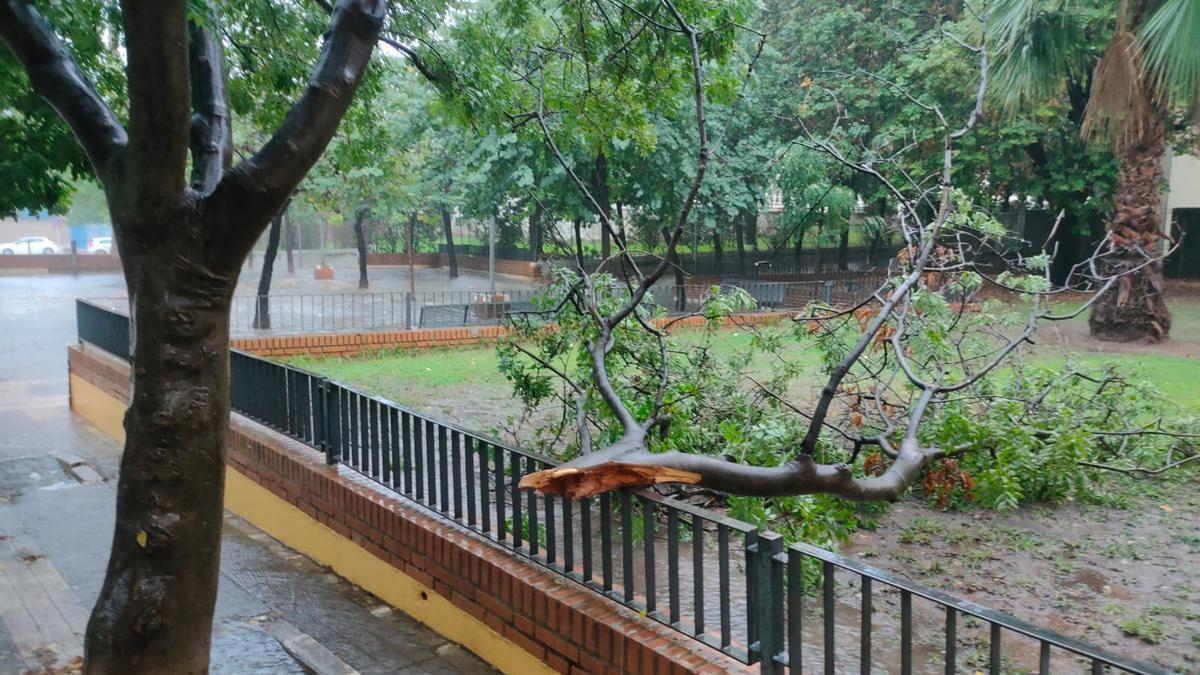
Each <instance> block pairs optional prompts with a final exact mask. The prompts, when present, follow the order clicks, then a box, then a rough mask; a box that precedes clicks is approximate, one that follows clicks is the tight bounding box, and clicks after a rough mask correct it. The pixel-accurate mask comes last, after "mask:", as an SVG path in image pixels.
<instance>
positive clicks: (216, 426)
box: [86, 209, 237, 673]
mask: <svg viewBox="0 0 1200 675" xmlns="http://www.w3.org/2000/svg"><path fill="white" fill-rule="evenodd" d="M118 212H119V211H118V209H113V213H114V215H115V214H117V213H118ZM172 225H174V226H176V227H180V228H182V227H185V226H184V225H183V224H181V223H178V222H176V223H172ZM130 227H131V224H128V223H122V224H118V225H117V228H118V231H120V230H125V231H128V229H129V228H130ZM197 229H199V228H197ZM205 231H207V229H205ZM179 238H180V239H184V238H187V237H183V236H181V237H179ZM125 243H126V246H123V247H122V249H121V252H122V254H123V255H124V256H125V261H126V264H125V265H124V270H125V278H126V283H127V284H128V289H129V297H130V312H131V315H130V316H131V321H132V330H133V335H132V346H133V355H132V363H131V370H130V372H131V374H132V375H131V379H132V381H133V395H132V397H131V399H130V401H129V408H128V409H127V410H126V412H125V420H124V427H125V433H126V437H125V449H124V453H123V455H122V457H121V472H120V482H119V483H118V488H117V518H116V529H115V531H114V534H113V543H112V553H111V555H110V558H109V561H108V571H107V574H106V576H105V581H104V586H103V588H102V589H101V591H100V597H99V599H98V600H97V602H96V607H95V609H94V610H93V612H92V616H91V620H90V621H89V623H88V632H87V649H86V654H87V664H88V672H97V673H133V672H142V673H169V672H176V673H202V672H207V671H208V650H209V644H210V639H211V635H212V607H213V604H214V601H215V599H216V593H217V578H218V564H219V561H220V553H221V536H220V533H221V522H222V516H223V510H224V497H223V493H224V488H225V482H224V472H225V463H224V458H225V438H226V435H227V434H228V433H229V307H230V301H231V298H232V295H233V289H234V286H235V285H236V283H237V273H236V269H237V266H236V265H234V266H232V267H233V269H232V270H231V271H229V272H228V273H222V272H217V271H215V270H213V269H210V268H208V267H206V266H204V265H201V264H197V263H194V262H192V256H193V255H194V254H195V252H196V251H197V250H200V248H201V247H202V246H203V244H202V242H196V241H188V242H187V243H186V244H181V242H172V244H173V245H171V246H163V245H160V246H158V247H155V248H154V249H153V250H151V251H137V249H136V247H133V246H130V245H129V243H130V242H129V241H128V239H126V240H125ZM169 249H173V250H169Z"/></svg>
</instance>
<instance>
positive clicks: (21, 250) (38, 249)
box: [0, 237, 62, 255]
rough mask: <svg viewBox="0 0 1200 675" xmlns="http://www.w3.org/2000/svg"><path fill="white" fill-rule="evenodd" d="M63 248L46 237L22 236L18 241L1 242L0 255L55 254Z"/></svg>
mask: <svg viewBox="0 0 1200 675" xmlns="http://www.w3.org/2000/svg"><path fill="white" fill-rule="evenodd" d="M56 253H62V249H61V248H59V246H58V244H56V243H54V240H52V239H48V238H46V237H21V238H20V239H18V240H16V241H6V242H4V243H0V255H41V254H44V255H54V254H56Z"/></svg>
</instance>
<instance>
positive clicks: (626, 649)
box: [68, 346, 750, 675]
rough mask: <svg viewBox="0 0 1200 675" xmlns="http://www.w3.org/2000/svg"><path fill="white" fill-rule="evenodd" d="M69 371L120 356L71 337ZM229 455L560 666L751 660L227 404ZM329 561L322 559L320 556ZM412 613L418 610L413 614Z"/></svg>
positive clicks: (99, 366)
mask: <svg viewBox="0 0 1200 675" xmlns="http://www.w3.org/2000/svg"><path fill="white" fill-rule="evenodd" d="M68 363H69V367H70V369H71V372H72V374H75V375H78V376H80V377H84V378H86V379H88V380H89V381H92V382H93V383H94V384H96V385H97V386H98V387H100V388H101V389H103V390H105V391H106V392H109V393H112V394H113V395H115V396H119V397H120V400H126V399H128V396H129V367H128V365H127V364H126V363H125V362H123V361H120V360H118V359H116V358H114V357H112V356H110V355H108V354H106V353H103V352H100V351H99V350H96V349H94V348H89V347H87V346H83V347H79V346H72V347H70V349H69V355H68ZM226 462H227V464H228V465H229V466H230V467H231V468H232V469H235V470H236V471H237V472H238V473H240V474H242V475H243V476H245V477H246V478H248V479H250V480H252V481H253V482H255V483H257V484H258V485H261V486H262V487H264V488H266V489H267V490H269V491H270V492H271V493H273V494H274V495H275V496H276V497H278V498H279V499H281V500H283V501H284V502H287V503H288V504H291V505H293V506H295V507H296V508H298V509H300V510H301V511H303V512H304V513H305V514H306V515H307V516H308V517H309V518H312V519H314V520H316V521H318V522H320V523H321V524H322V525H324V526H326V527H328V528H329V529H331V530H333V531H334V532H336V533H338V534H340V535H341V536H343V537H345V538H347V539H350V540H351V541H353V542H354V543H355V544H357V545H358V546H360V547H361V548H363V549H365V550H366V551H369V552H370V553H371V554H372V555H374V556H375V557H376V558H378V559H379V560H381V561H385V562H386V563H388V564H389V565H391V566H392V567H394V568H396V569H397V570H400V571H401V572H403V573H404V574H405V575H407V576H409V577H410V578H412V579H414V580H416V581H417V582H419V583H420V584H422V585H423V586H425V587H426V588H428V589H430V590H431V591H432V592H434V593H437V594H439V595H440V596H442V597H443V598H445V599H447V600H448V601H449V602H450V603H452V604H453V605H454V606H455V607H457V608H458V609H460V610H462V611H463V612H465V613H466V614H468V615H470V616H471V617H474V618H475V619H476V620H478V621H479V622H481V623H482V624H485V625H486V626H488V627H490V628H491V629H492V630H494V631H496V632H497V633H499V634H500V635H503V636H504V637H505V638H507V639H508V640H509V641H510V642H512V643H514V644H515V645H517V646H519V647H520V648H521V649H524V650H525V651H527V652H528V653H529V654H531V655H533V656H534V657H536V658H538V659H540V660H541V661H543V662H544V663H546V664H547V665H549V666H550V667H551V668H553V669H554V670H556V671H558V672H560V673H570V674H572V675H582V674H584V673H589V674H597V675H598V674H601V673H603V674H605V675H607V674H612V673H647V674H654V675H658V674H664V675H666V674H670V675H677V674H685V673H725V672H749V671H750V669H748V668H747V667H746V666H743V665H742V664H740V663H738V662H737V661H734V660H733V659H730V658H729V657H727V656H725V655H724V654H722V653H720V652H718V651H716V650H714V649H711V648H709V647H706V646H704V645H702V644H701V643H698V642H696V641H694V640H691V639H688V638H686V637H684V636H683V635H681V634H679V633H677V632H675V631H673V630H671V629H669V628H667V627H665V626H663V625H661V624H659V623H657V622H655V621H652V620H650V619H646V618H643V617H641V616H639V615H638V614H637V613H635V612H633V611H631V610H628V609H626V608H624V607H622V606H621V605H619V604H618V603H616V602H614V601H611V600H608V599H606V598H604V597H603V596H601V595H599V594H597V593H595V592H593V591H591V590H588V589H586V588H584V587H583V586H581V585H579V584H576V583H574V582H572V581H570V580H568V579H564V578H563V577H561V576H558V575H556V574H553V573H550V572H548V571H546V570H545V569H543V568H542V567H540V566H538V565H536V564H534V563H532V562H529V561H526V560H523V559H520V558H517V557H515V556H513V555H512V554H511V553H509V552H507V551H505V550H504V549H503V548H502V547H499V546H497V545H495V544H492V543H490V542H488V541H487V540H485V539H483V538H480V537H478V536H476V535H473V534H471V533H469V532H467V531H465V530H463V529H461V528H459V527H457V526H456V525H454V524H452V523H450V522H448V521H444V520H442V519H440V518H437V517H435V516H432V515H430V514H428V513H426V512H424V511H423V510H421V509H420V508H418V507H416V506H414V505H412V504H411V503H409V502H407V501H405V500H402V499H399V498H397V497H393V496H391V495H389V494H387V493H386V492H384V491H383V490H382V489H380V488H378V487H376V486H375V485H373V484H372V483H371V482H370V481H369V479H367V478H364V477H362V476H359V475H357V474H355V473H353V472H351V471H350V470H348V469H344V468H342V467H336V466H334V467H330V466H327V465H326V464H325V463H324V458H323V457H322V456H321V454H320V453H318V452H317V451H315V450H313V449H312V448H308V447H306V446H304V445H302V444H300V443H297V442H295V441H292V440H291V439H288V438H286V437H283V436H281V435H279V434H277V433H275V432H273V431H270V430H268V429H266V428H265V427H262V426H261V425H258V424H256V423H254V422H251V421H249V420H247V419H245V418H243V417H241V416H240V415H237V414H234V415H233V416H232V418H231V420H230V430H229V449H228V456H227V458H226ZM320 562H325V563H326V564H329V561H320ZM416 618H417V619H420V618H421V617H420V616H417V617H416Z"/></svg>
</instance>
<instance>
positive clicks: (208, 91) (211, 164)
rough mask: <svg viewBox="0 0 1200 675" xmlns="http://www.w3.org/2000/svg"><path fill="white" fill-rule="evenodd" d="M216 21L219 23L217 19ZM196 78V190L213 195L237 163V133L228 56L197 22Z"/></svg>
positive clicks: (193, 42)
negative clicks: (228, 97) (228, 96)
mask: <svg viewBox="0 0 1200 675" xmlns="http://www.w3.org/2000/svg"><path fill="white" fill-rule="evenodd" d="M212 20H213V21H215V20H216V18H215V17H214V18H213V19H212ZM188 60H189V62H190V66H191V76H192V110H193V111H194V112H193V113H192V134H191V149H192V181H191V183H192V189H193V190H196V191H198V192H200V193H201V194H208V193H209V192H212V190H213V188H215V187H216V186H217V182H218V181H220V180H221V175H222V174H224V172H225V170H226V169H228V168H229V166H230V164H231V163H232V161H233V133H232V126H231V121H230V118H229V106H228V104H227V103H226V80H225V56H224V54H223V52H222V49H221V42H220V40H214V39H213V38H212V35H211V34H209V32H208V31H206V30H205V29H204V28H202V27H201V26H199V25H197V24H196V23H195V22H192V23H189V25H188Z"/></svg>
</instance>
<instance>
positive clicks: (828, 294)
mask: <svg viewBox="0 0 1200 675" xmlns="http://www.w3.org/2000/svg"><path fill="white" fill-rule="evenodd" d="M822 295H823V299H824V301H825V304H827V305H832V304H833V281H832V280H827V281H826V282H825V288H824V289H823V291H822Z"/></svg>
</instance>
